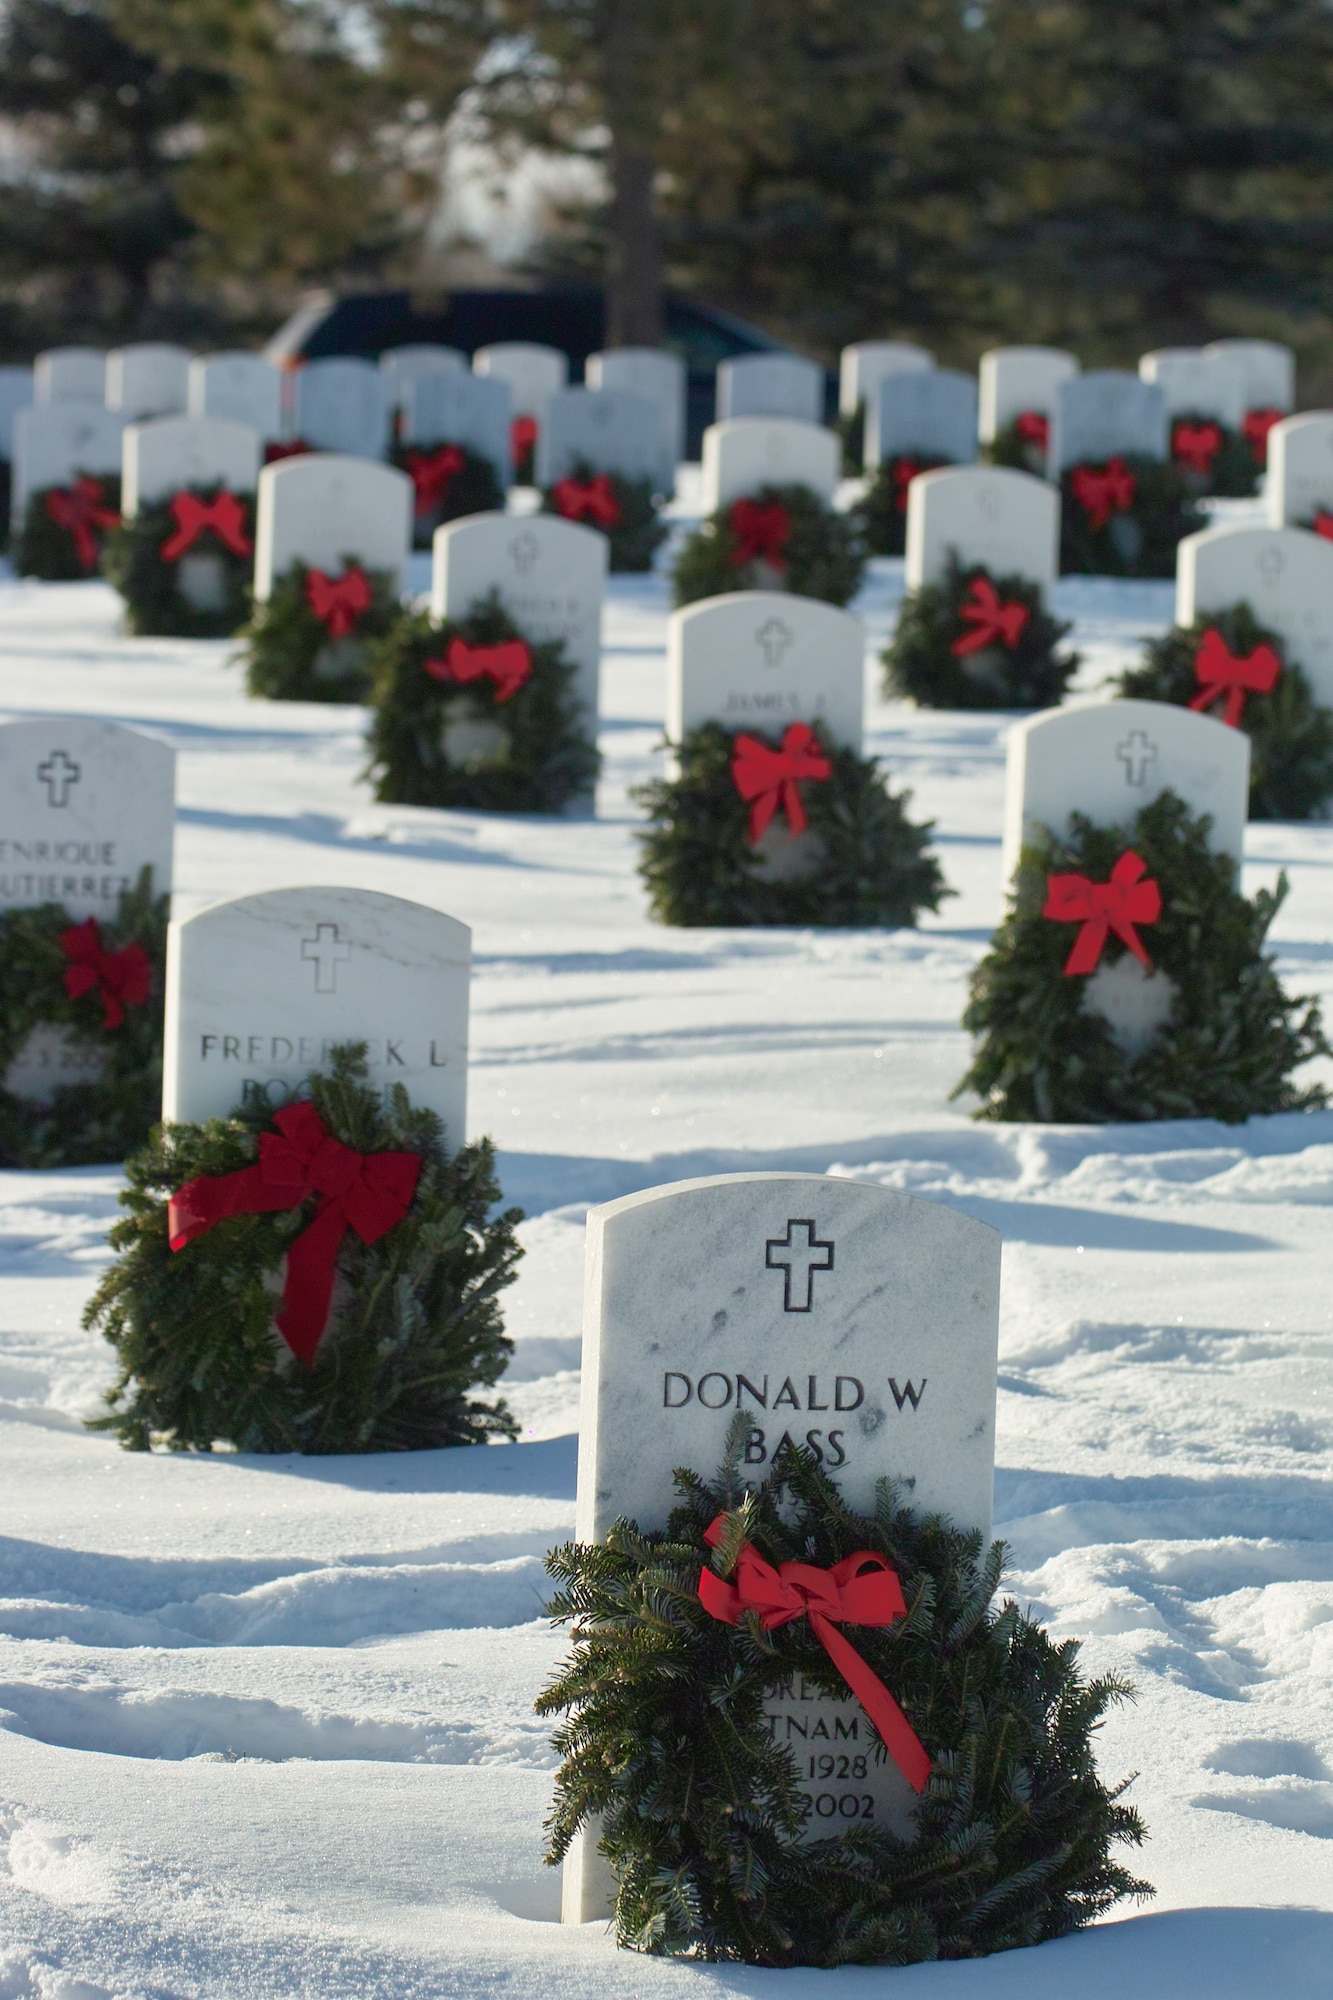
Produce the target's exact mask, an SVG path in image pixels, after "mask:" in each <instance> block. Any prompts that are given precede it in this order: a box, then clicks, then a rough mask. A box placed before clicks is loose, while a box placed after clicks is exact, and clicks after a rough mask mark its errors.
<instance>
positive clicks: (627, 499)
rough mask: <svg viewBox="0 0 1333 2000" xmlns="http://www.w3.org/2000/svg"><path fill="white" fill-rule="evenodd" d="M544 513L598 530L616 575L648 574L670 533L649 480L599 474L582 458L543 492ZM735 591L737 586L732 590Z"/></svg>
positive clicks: (605, 473) (660, 497)
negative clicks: (605, 544) (602, 535)
mask: <svg viewBox="0 0 1333 2000" xmlns="http://www.w3.org/2000/svg"><path fill="white" fill-rule="evenodd" d="M542 512H543V513H544V514H558V515H559V517H560V519H561V520H562V521H575V522H578V523H580V524H581V525H582V526H584V527H588V528H598V529H600V530H601V532H602V533H603V534H604V535H605V536H606V540H607V563H608V566H609V567H610V569H611V570H612V571H614V572H615V573H616V574H617V575H629V576H634V575H643V574H644V573H645V572H646V571H648V570H650V569H651V568H652V566H653V557H654V555H655V554H656V553H657V551H658V549H659V548H660V547H661V545H662V543H663V542H664V541H665V540H666V538H667V535H668V534H669V533H670V530H669V529H668V527H667V524H666V522H665V521H664V520H663V519H662V495H661V494H659V493H654V491H653V483H652V481H651V480H650V479H622V478H621V476H620V474H619V473H616V472H597V471H596V470H595V469H594V468H593V466H592V465H590V464H589V463H588V462H587V461H586V460H584V459H580V460H579V461H578V462H577V463H576V464H575V465H574V467H573V469H572V470H571V471H570V472H568V473H566V475H565V477H564V478H563V479H557V480H556V482H555V484H554V485H553V486H548V487H546V488H545V490H544V491H543V493H542ZM733 588H734V586H733Z"/></svg>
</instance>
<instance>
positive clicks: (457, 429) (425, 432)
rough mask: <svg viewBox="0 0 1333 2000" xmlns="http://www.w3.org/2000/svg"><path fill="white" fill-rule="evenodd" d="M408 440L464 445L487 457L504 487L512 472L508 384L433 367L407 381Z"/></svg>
mask: <svg viewBox="0 0 1333 2000" xmlns="http://www.w3.org/2000/svg"><path fill="white" fill-rule="evenodd" d="M401 408H402V412H403V421H402V440H403V443H404V444H419V445H439V444H456V445H461V446H462V447H463V449H464V450H465V451H471V452H475V453H476V455H477V457H478V458H484V459H487V460H489V462H490V465H491V467H492V470H493V471H494V473H495V477H496V479H497V480H498V482H499V484H500V487H501V489H502V490H503V489H505V488H507V487H508V486H509V484H510V481H511V479H512V477H513V457H512V453H511V450H510V441H509V424H510V416H511V411H512V398H511V396H510V393H509V384H508V383H507V382H501V381H499V380H493V379H492V378H491V377H490V376H487V375H473V374H472V373H471V371H470V370H468V369H463V368H459V369H439V368H437V369H435V370H434V371H432V372H431V373H430V374H428V375H420V376H417V377H416V378H415V379H409V380H408V381H405V382H404V384H403V393H402V403H401Z"/></svg>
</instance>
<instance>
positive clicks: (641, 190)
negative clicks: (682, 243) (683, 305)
mask: <svg viewBox="0 0 1333 2000" xmlns="http://www.w3.org/2000/svg"><path fill="white" fill-rule="evenodd" d="M641 5H642V0H612V4H611V6H610V9H609V13H608V17H607V38H606V107H607V123H608V124H609V125H610V128H611V149H610V159H609V161H608V165H609V168H610V174H611V215H610V240H609V242H608V244H607V254H606V344H607V346H608V347H658V346H660V345H661V341H662V280H663V269H662V226H661V223H660V221H659V219H658V214H657V207H656V203H655V200H654V191H653V182H654V179H655V176H656V167H655V162H654V161H653V159H652V157H651V154H650V153H649V151H648V143H649V131H648V130H645V124H644V113H645V108H646V105H647V104H648V103H649V102H651V86H650V83H649V78H648V76H647V75H646V73H645V71H646V68H647V67H650V65H645V62H644V57H645V54H646V53H647V52H646V51H645V49H644V48H643V46H642V21H641V20H640V19H638V18H637V16H636V9H637V8H638V7H639V6H641Z"/></svg>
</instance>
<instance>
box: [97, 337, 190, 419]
mask: <svg viewBox="0 0 1333 2000" xmlns="http://www.w3.org/2000/svg"><path fill="white" fill-rule="evenodd" d="M189 392H190V351H189V349H188V348H186V347H177V346H175V345H174V343H172V342H170V341H161V340H145V341H139V342H136V343H135V344H134V345H133V346H130V347H116V348H113V349H112V350H111V352H110V353H109V354H108V355H107V357H106V401H107V408H108V409H111V410H119V411H120V413H121V415H122V416H123V417H124V418H125V420H126V422H127V423H133V422H134V420H135V419H136V418H138V417H165V416H174V415H175V414H176V413H177V412H179V411H183V410H184V408H185V405H186V403H187V401H188V399H189Z"/></svg>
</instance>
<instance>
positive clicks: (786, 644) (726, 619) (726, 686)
mask: <svg viewBox="0 0 1333 2000" xmlns="http://www.w3.org/2000/svg"><path fill="white" fill-rule="evenodd" d="M864 703H865V631H864V628H863V626H862V624H861V621H860V619H859V618H854V617H853V616H852V615H851V613H850V612H847V611H842V610H839V608H838V607H837V606H836V605H833V604H824V603H822V602H821V601H820V600H819V599H818V598H813V597H797V596H795V595H793V594H792V593H790V592H787V591H768V590H737V591H728V592H727V593H726V595H725V596H722V597H708V598H704V599H702V600H701V601H699V602H698V603H695V604H687V605H685V606H683V607H682V609H681V610H679V611H673V612H672V613H671V616H670V618H669V619H668V621H667V703H666V733H667V738H668V741H669V742H671V743H679V742H680V741H681V740H682V738H683V737H684V736H685V735H686V733H687V732H688V731H689V730H692V729H697V728H699V727H700V726H701V725H702V724H703V723H705V722H719V723H721V724H722V726H723V727H724V728H727V729H734V730H742V729H751V730H754V729H757V730H760V731H762V732H763V733H765V734H767V735H773V734H776V735H778V736H781V734H782V732H783V731H784V730H785V729H786V728H787V726H788V725H789V724H790V723H793V722H810V723H815V722H818V723H820V724H821V725H822V726H823V727H824V728H825V729H826V730H827V731H828V733H829V735H830V736H831V737H832V738H833V740H834V742H835V743H840V744H843V745H845V746H846V747H847V748H848V749H851V750H855V751H856V752H857V753H858V754H859V753H860V750H861V743H862V728H863V713H864Z"/></svg>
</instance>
